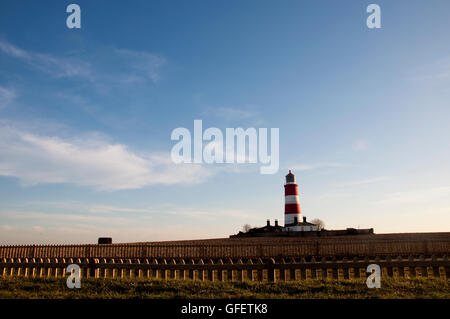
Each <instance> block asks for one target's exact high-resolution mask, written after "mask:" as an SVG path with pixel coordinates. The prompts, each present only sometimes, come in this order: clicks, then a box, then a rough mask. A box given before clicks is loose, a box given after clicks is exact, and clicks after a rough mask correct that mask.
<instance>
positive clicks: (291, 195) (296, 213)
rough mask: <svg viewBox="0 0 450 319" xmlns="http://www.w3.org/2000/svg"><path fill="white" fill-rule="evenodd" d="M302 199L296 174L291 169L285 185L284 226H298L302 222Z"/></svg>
mask: <svg viewBox="0 0 450 319" xmlns="http://www.w3.org/2000/svg"><path fill="white" fill-rule="evenodd" d="M300 215H301V212H300V200H299V197H298V185H297V183H296V181H295V175H294V174H292V172H291V170H289V174H287V175H286V184H285V185H284V226H285V227H288V226H296V225H297V224H298V223H299V222H300V220H301V219H300Z"/></svg>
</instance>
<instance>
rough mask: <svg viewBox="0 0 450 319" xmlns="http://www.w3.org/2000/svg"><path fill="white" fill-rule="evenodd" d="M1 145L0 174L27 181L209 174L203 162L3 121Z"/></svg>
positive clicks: (185, 178) (102, 183)
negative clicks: (43, 133) (66, 136)
mask: <svg viewBox="0 0 450 319" xmlns="http://www.w3.org/2000/svg"><path fill="white" fill-rule="evenodd" d="M0 149H1V150H2V153H1V157H0V175H4V176H12V177H17V178H19V179H20V180H21V181H22V183H23V184H25V185H36V184H42V183H72V184H77V185H82V186H89V187H92V188H94V189H99V190H121V189H136V188H142V187H145V186H149V185H155V184H184V183H186V184H191V183H199V182H202V181H204V180H205V179H206V178H207V177H209V176H211V175H212V171H211V170H208V169H206V168H205V167H203V166H201V165H197V164H183V165H181V164H180V165H176V164H174V163H173V162H172V161H171V159H170V155H169V154H165V153H158V152H153V153H142V154H138V153H136V152H133V151H131V150H130V149H129V147H127V146H126V145H123V144H117V143H110V142H107V141H105V140H103V139H101V138H96V137H95V135H94V136H87V137H83V138H73V139H63V138H60V137H57V136H41V135H36V134H33V133H30V132H27V131H23V130H20V129H17V128H15V127H11V126H8V125H4V126H2V127H1V128H0Z"/></svg>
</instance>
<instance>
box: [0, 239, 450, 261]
mask: <svg viewBox="0 0 450 319" xmlns="http://www.w3.org/2000/svg"><path fill="white" fill-rule="evenodd" d="M449 253H450V235H449V236H446V237H444V238H439V239H402V240H382V239H352V240H337V239H333V240H331V239H317V240H304V241H296V242H294V241H286V240H283V241H275V242H274V243H270V242H264V243H258V242H246V241H245V239H244V240H242V241H240V242H236V241H235V242H233V243H228V242H227V241H224V243H215V244H161V243H146V244H109V245H22V246H18V245H16V246H0V258H185V259H189V258H269V257H285V258H289V257H294V258H297V257H332V256H334V257H354V256H398V255H403V256H409V255H414V256H419V255H425V256H431V255H444V254H449Z"/></svg>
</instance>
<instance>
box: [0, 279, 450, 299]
mask: <svg viewBox="0 0 450 319" xmlns="http://www.w3.org/2000/svg"><path fill="white" fill-rule="evenodd" d="M0 298H14V299H16V298H27V299H28V298H33V299H36V298H37V299H41V298H43V299H47V298H68V299H73V298H89V299H98V298H101V299H104V298H107V299H110V298H125V299H127V298H164V299H172V298H189V299H192V298H198V299H203V298H207V299H211V298H269V299H271V298H276V299H287V298H296V299H297V298H298V299H303V298H307V299H311V298H333V299H336V298H337V299H342V298H393V299H411V298H445V299H450V289H449V280H445V279H439V278H413V279H405V278H395V279H394V278H385V279H382V282H381V288H380V289H368V288H367V286H366V284H365V281H364V280H361V279H360V280H347V281H337V280H305V281H299V282H278V283H268V282H208V281H192V280H185V281H181V280H150V281H149V280H147V281H146V280H138V279H134V280H122V279H83V280H82V282H81V288H80V289H68V288H67V286H66V279H65V278H59V279H55V278H24V277H0Z"/></svg>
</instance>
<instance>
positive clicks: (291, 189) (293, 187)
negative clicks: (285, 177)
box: [284, 184, 298, 196]
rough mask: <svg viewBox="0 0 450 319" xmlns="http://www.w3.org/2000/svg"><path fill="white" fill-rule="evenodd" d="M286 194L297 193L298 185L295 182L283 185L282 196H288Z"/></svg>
mask: <svg viewBox="0 0 450 319" xmlns="http://www.w3.org/2000/svg"><path fill="white" fill-rule="evenodd" d="M288 195H298V185H297V184H286V185H284V196H288Z"/></svg>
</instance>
